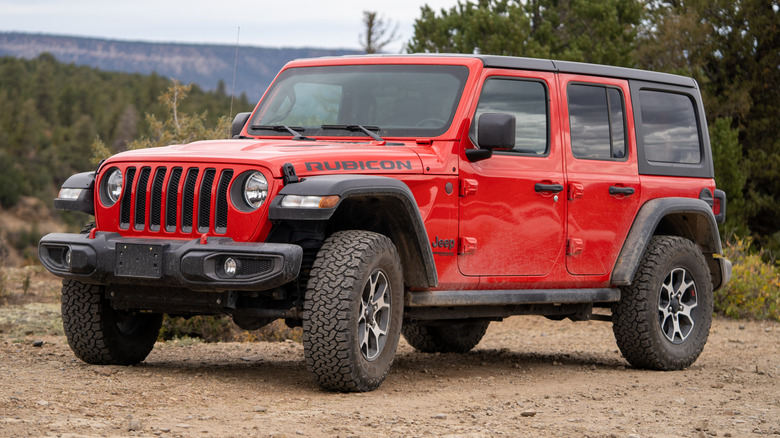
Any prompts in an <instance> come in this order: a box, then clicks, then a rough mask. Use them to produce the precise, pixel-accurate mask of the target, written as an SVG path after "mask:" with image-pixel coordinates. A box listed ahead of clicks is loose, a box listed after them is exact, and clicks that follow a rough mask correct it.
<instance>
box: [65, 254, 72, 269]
mask: <svg viewBox="0 0 780 438" xmlns="http://www.w3.org/2000/svg"><path fill="white" fill-rule="evenodd" d="M64 258H65V266H66V267H67V268H68V269H70V261H71V255H70V249H69V250H67V251H65V257H64Z"/></svg>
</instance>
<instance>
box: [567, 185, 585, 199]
mask: <svg viewBox="0 0 780 438" xmlns="http://www.w3.org/2000/svg"><path fill="white" fill-rule="evenodd" d="M584 191H585V188H584V187H582V184H579V183H571V184H569V201H573V200H575V199H577V198H582V192H584Z"/></svg>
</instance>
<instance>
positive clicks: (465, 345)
mask: <svg viewBox="0 0 780 438" xmlns="http://www.w3.org/2000/svg"><path fill="white" fill-rule="evenodd" d="M489 325H490V321H464V322H458V323H446V324H438V325H419V324H414V325H411V324H407V325H404V327H403V329H402V330H403V334H404V338H405V339H406V342H408V343H409V345H411V346H412V347H414V348H415V349H417V350H420V351H422V352H423V353H467V352H469V351H471V350H472V349H473V348H474V347H476V346H477V344H479V341H481V340H482V337H483V336H485V332H486V331H487V328H488V326H489Z"/></svg>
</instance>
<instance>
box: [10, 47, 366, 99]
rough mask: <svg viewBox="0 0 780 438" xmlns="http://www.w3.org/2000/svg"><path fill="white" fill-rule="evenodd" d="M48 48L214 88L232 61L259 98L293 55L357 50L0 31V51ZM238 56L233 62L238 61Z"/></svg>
mask: <svg viewBox="0 0 780 438" xmlns="http://www.w3.org/2000/svg"><path fill="white" fill-rule="evenodd" d="M41 53H51V54H52V55H53V56H54V58H56V59H57V60H58V61H60V62H64V63H74V64H76V65H86V66H90V67H96V68H99V69H101V70H105V71H118V72H125V73H143V74H151V73H152V72H155V73H157V74H158V75H160V76H163V77H165V78H173V79H176V80H178V81H179V82H181V83H184V84H188V83H195V84H198V85H199V86H200V87H201V88H203V89H204V90H216V89H217V88H218V87H219V84H220V80H221V81H223V82H224V84H227V88H228V92H229V93H230V89H231V87H232V82H233V67H234V66H236V67H237V68H236V88H235V93H233V94H235V95H236V96H239V95H241V94H242V93H246V95H247V96H248V98H249V100H252V101H257V100H258V99H259V98H260V96H261V95H262V93H263V92H264V91H265V89H266V88H268V85H269V84H270V83H271V80H273V78H274V76H275V75H276V73H277V72H278V71H279V70H281V68H282V66H283V65H284V64H286V63H287V62H289V61H291V60H293V59H297V58H311V57H319V56H339V55H348V54H357V53H359V52H357V51H355V50H341V49H317V48H270V47H249V46H239V47H238V59H237V60H236V47H235V46H231V45H216V44H174V43H149V42H140V41H117V40H106V39H98V38H83V37H70V36H57V35H39V34H25V33H15V32H0V56H13V57H16V58H24V59H34V58H36V57H38V56H39V55H40V54H41ZM236 61H237V62H236Z"/></svg>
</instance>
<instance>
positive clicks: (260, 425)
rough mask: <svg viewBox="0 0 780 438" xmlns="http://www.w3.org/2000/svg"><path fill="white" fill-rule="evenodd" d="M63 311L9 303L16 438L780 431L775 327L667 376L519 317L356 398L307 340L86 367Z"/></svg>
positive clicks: (2, 427)
mask: <svg viewBox="0 0 780 438" xmlns="http://www.w3.org/2000/svg"><path fill="white" fill-rule="evenodd" d="M32 285H33V287H36V285H37V283H36V282H35V281H33V282H32ZM47 294H48V292H47ZM48 295H49V296H50V295H51V294H48ZM28 301H29V300H28ZM56 307H57V306H56V304H40V303H30V302H26V303H16V304H7V305H6V306H4V307H0V437H16V436H18V437H28V436H41V437H85V436H86V437H117V436H132V437H140V436H149V437H154V436H162V437H211V436H220V437H221V436H226V437H227V436H235V437H245V436H261V437H262V436H288V437H290V436H291V437H294V436H311V437H321V436H322V437H330V436H341V437H351V436H354V437H373V436H377V437H380V436H382V437H383V436H392V437H407V436H450V437H482V436H556V437H558V436H571V437H582V436H589V437H631V438H635V437H642V438H644V437H681V436H686V437H688V436H693V437H708V436H718V437H729V436H732V437H743V436H757V435H770V436H778V435H780V385H778V382H779V381H780V350H779V349H778V343H779V342H778V341H780V324H778V323H774V322H748V321H733V320H726V319H721V318H716V319H715V320H714V322H713V328H712V331H711V334H710V340H709V342H708V344H707V346H706V347H705V349H704V352H703V353H702V355H701V357H700V358H699V360H698V361H697V362H696V363H695V364H694V365H693V366H691V367H690V368H689V369H687V370H684V371H676V372H652V371H643V370H636V369H633V368H631V367H630V366H629V365H628V364H627V363H626V362H625V360H624V359H623V358H622V357H621V355H620V353H619V352H618V350H617V346H616V344H615V341H614V338H613V335H612V330H611V324H609V323H605V322H584V323H583V322H578V323H574V322H570V321H562V322H554V321H549V320H546V319H544V318H541V317H513V318H509V319H507V320H505V321H503V322H500V323H492V324H491V326H490V328H489V329H488V332H487V334H486V335H485V337H484V339H483V340H482V342H481V343H480V344H479V345H478V346H477V348H476V349H475V350H474V351H472V352H471V353H468V354H423V353H418V352H416V351H414V350H413V349H412V348H411V347H410V346H409V345H408V344H406V343H405V342H404V341H402V342H401V345H400V346H399V352H398V355H397V357H396V361H395V363H394V365H393V368H392V370H391V372H390V374H389V375H388V377H387V380H386V381H385V382H384V384H383V385H382V386H381V387H380V388H379V389H378V390H376V391H374V392H371V393H366V394H341V393H328V392H324V391H321V390H320V389H318V387H317V386H316V384H315V382H314V380H313V378H312V377H311V376H310V375H309V374H308V373H307V371H306V369H305V365H304V360H303V348H302V346H301V345H300V344H297V343H295V342H292V341H287V342H280V343H266V342H257V343H217V344H206V343H200V342H196V341H192V340H183V341H173V342H166V343H158V344H157V345H156V346H155V349H154V350H153V351H152V353H151V354H150V355H149V357H148V358H147V360H146V361H145V362H143V363H142V364H140V365H137V366H132V367H119V366H90V365H86V364H84V363H82V362H80V361H79V360H77V359H76V358H75V357H74V356H73V354H72V353H71V351H70V349H69V348H68V345H67V342H66V340H65V338H64V337H63V336H62V335H61V334H57V333H58V332H57V330H58V329H57V328H56V327H53V324H52V323H51V316H52V314H55V315H56ZM47 333H48V334H47ZM41 342H42V343H41Z"/></svg>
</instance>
